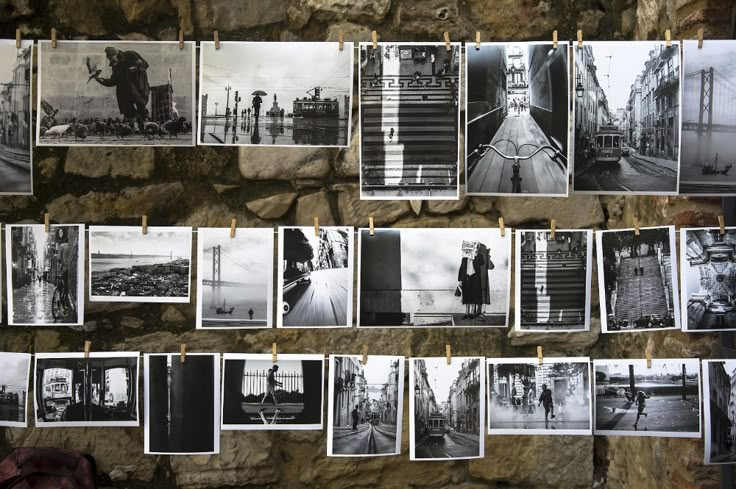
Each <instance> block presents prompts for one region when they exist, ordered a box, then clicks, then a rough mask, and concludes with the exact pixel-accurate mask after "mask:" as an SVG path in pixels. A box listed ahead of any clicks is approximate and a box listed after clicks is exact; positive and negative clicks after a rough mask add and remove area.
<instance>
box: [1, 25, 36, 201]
mask: <svg viewBox="0 0 736 489" xmlns="http://www.w3.org/2000/svg"><path fill="white" fill-rule="evenodd" d="M32 73H33V41H21V43H20V47H19V48H16V47H15V40H14V39H2V40H0V84H2V87H3V88H2V90H0V195H24V194H25V195H28V194H32V193H33V165H32V164H31V152H32V138H33V126H32V123H31V115H32V112H33V109H32V104H33V102H32V100H31V99H32V97H31V94H32V93H33V90H32V86H33V75H32Z"/></svg>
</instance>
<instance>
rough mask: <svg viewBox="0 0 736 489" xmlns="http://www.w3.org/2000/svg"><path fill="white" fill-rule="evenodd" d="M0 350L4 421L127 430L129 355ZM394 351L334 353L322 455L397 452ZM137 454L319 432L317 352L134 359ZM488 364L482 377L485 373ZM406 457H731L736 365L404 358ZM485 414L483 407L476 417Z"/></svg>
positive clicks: (205, 449) (131, 417)
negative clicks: (502, 453) (629, 448)
mask: <svg viewBox="0 0 736 489" xmlns="http://www.w3.org/2000/svg"><path fill="white" fill-rule="evenodd" d="M35 356H36V362H35V370H33V371H32V378H33V382H34V384H33V390H32V391H31V392H32V394H31V393H29V390H28V383H29V382H28V381H29V375H30V372H31V355H29V354H25V353H0V366H2V369H0V384H2V392H1V393H0V426H12V427H26V426H28V421H27V419H26V413H27V408H28V407H27V404H29V402H28V401H29V399H28V397H29V396H31V395H32V397H33V403H32V405H33V418H34V422H35V425H36V426H38V427H90V426H96V427H135V426H140V418H139V394H138V392H139V386H138V379H139V376H140V374H139V354H138V353H137V352H135V353H133V352H130V353H122V352H118V353H90V354H89V357H88V358H85V357H84V353H39V354H36V355H35ZM404 363H405V359H404V357H403V356H387V355H371V356H368V357H365V359H363V358H361V357H360V356H357V355H330V357H329V380H328V408H327V429H328V436H327V454H328V455H329V456H339V457H354V456H357V457H364V456H382V455H399V454H400V453H401V431H402V422H403V404H404V393H405V390H404ZM143 364H144V368H143V376H144V389H143V399H144V416H143V417H144V420H145V421H144V425H145V453H149V454H169V455H171V454H195V453H196V454H206V453H219V438H220V431H221V430H321V429H323V411H324V400H323V395H324V380H325V379H324V357H323V356H322V355H314V354H311V355H296V354H289V355H283V354H279V356H278V358H277V359H275V360H274V359H273V358H272V356H271V355H270V354H231V353H226V354H224V355H223V358H222V372H221V370H220V367H221V366H220V355H219V354H210V353H187V354H186V356H185V357H183V358H182V356H181V354H180V353H176V354H174V353H171V354H157V353H147V354H145V355H143ZM484 366H485V368H484ZM408 374H409V389H408V395H409V438H410V440H409V452H410V455H411V459H412V460H450V459H469V458H482V457H483V454H484V438H485V437H484V425H485V424H486V423H487V429H486V433H487V434H488V435H507V434H514V435H592V434H595V435H623V436H657V437H688V438H700V436H701V433H702V432H703V429H702V428H701V406H702V408H703V410H704V412H705V429H704V431H705V442H706V444H705V446H706V449H705V453H706V463H726V462H736V445H734V443H733V435H732V434H731V430H730V426H731V425H732V424H733V423H736V417H735V416H736V415H735V414H734V411H733V410H732V409H730V408H729V406H731V405H732V404H733V402H734V399H736V387H735V386H736V360H707V361H706V360H704V361H703V389H702V391H703V392H704V397H703V400H702V404H701V386H700V361H699V360H698V359H697V358H695V359H667V360H662V359H655V360H652V362H651V366H647V362H646V361H645V360H623V359H616V360H593V362H592V372H591V363H590V360H589V359H588V358H587V357H578V358H575V357H570V358H552V357H550V358H547V357H545V358H544V359H543V361H539V360H538V359H537V358H486V359H484V358H483V357H453V358H452V359H451V360H450V361H449V363H448V359H447V358H445V357H436V358H411V359H409V372H408ZM486 406H487V409H486Z"/></svg>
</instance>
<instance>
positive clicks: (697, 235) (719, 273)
mask: <svg viewBox="0 0 736 489" xmlns="http://www.w3.org/2000/svg"><path fill="white" fill-rule="evenodd" d="M724 231H725V233H724V234H721V230H720V228H702V229H684V228H683V229H680V270H681V271H682V285H681V289H682V318H683V331H689V332H699V331H701V332H708V331H733V330H736V228H725V229H724Z"/></svg>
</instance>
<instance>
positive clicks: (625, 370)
mask: <svg viewBox="0 0 736 489" xmlns="http://www.w3.org/2000/svg"><path fill="white" fill-rule="evenodd" d="M682 364H683V362H681V361H677V360H673V361H658V360H655V359H653V360H652V368H647V366H646V364H643V363H638V364H636V363H635V364H634V375H643V376H646V375H672V374H674V375H677V374H681V373H682ZM602 365H605V366H606V367H608V375H609V377H610V376H628V375H629V365H630V363H628V362H625V361H621V362H609V363H605V364H601V363H596V371H597V370H599V368H600V367H601V366H602ZM687 370H688V375H690V374H691V373H694V372H690V371H689V369H687Z"/></svg>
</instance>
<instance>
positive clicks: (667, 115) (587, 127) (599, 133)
mask: <svg viewBox="0 0 736 489" xmlns="http://www.w3.org/2000/svg"><path fill="white" fill-rule="evenodd" d="M573 65H574V75H573V76H574V79H573V88H574V90H573V91H574V93H575V96H574V99H575V102H574V104H573V113H574V118H575V126H574V148H575V153H574V154H575V164H574V172H573V191H574V192H577V193H589V194H621V195H675V194H677V181H678V175H679V168H680V98H681V78H682V75H681V70H680V47H679V44H678V43H676V42H673V43H672V46H671V47H667V46H666V43H665V42H664V41H590V42H589V41H586V42H585V43H584V44H583V47H582V48H579V47H577V45H576V46H575V47H574V49H573Z"/></svg>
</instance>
